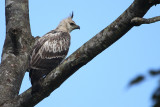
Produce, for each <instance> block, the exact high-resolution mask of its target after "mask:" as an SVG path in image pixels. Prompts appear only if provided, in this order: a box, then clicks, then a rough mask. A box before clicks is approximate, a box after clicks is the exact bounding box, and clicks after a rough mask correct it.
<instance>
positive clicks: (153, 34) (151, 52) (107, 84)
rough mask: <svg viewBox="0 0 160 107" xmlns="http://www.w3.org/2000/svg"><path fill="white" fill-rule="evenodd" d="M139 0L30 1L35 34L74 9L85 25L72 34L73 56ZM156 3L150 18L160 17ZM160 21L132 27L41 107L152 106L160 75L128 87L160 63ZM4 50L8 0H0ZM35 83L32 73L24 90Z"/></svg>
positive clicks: (25, 80)
mask: <svg viewBox="0 0 160 107" xmlns="http://www.w3.org/2000/svg"><path fill="white" fill-rule="evenodd" d="M132 2H133V0H121V1H120V0H119V1H118V0H117V1H112V0H95V1H93V0H81V1H75V0H67V1H64V0H57V1H55V0H41V1H40V0H30V1H29V6H30V7H29V9H30V23H31V30H32V35H33V36H43V35H44V34H45V33H47V32H49V31H50V30H52V29H54V28H56V26H57V25H58V23H59V22H60V21H61V20H62V19H64V18H66V17H68V16H69V14H70V13H71V12H72V11H74V14H75V15H74V20H75V22H76V23H77V24H78V25H80V26H81V30H75V31H73V32H72V33H71V38H72V39H71V47H70V50H69V53H68V55H70V54H72V53H73V52H74V51H75V50H76V49H78V48H79V47H80V46H81V45H83V44H84V43H85V42H87V41H88V40H89V39H91V38H92V37H93V36H94V35H96V34H97V33H98V32H100V31H101V30H102V29H103V28H105V27H106V26H108V25H109V24H110V23H111V22H112V21H114V20H115V19H116V18H117V17H118V16H119V15H120V14H121V13H122V12H123V11H124V10H125V9H126V8H128V6H129V5H130V4H131V3H132ZM159 10H160V6H159V5H157V6H156V7H155V6H154V7H152V8H151V9H150V10H149V11H148V13H147V14H146V15H145V18H150V17H154V16H159V15H160V13H159ZM159 26H160V23H159V22H157V23H154V24H150V25H142V26H140V27H134V28H132V29H131V30H130V31H129V32H128V33H127V34H126V35H124V36H123V37H122V38H121V39H120V40H118V41H117V42H116V43H114V44H113V45H112V46H110V47H109V48H108V49H106V50H105V51H103V52H102V53H101V54H99V55H98V56H97V57H96V58H94V59H93V60H92V61H90V62H89V63H88V64H87V65H85V66H83V67H82V68H81V69H79V70H78V71H77V72H76V73H75V74H73V75H72V76H71V77H70V78H69V79H68V80H66V81H65V82H64V83H63V84H62V85H61V86H60V87H59V88H58V89H56V90H55V91H54V92H53V93H52V94H51V95H50V96H49V97H48V98H46V99H44V100H43V101H42V102H40V103H39V104H38V105H36V107H44V106H47V107H150V106H151V105H152V101H151V94H152V93H153V91H154V89H155V88H156V86H157V80H158V78H154V79H152V78H149V77H148V78H147V80H146V81H145V82H144V83H143V84H139V85H137V86H133V87H131V88H127V85H128V83H129V81H130V80H131V79H133V78H134V77H135V76H137V75H139V74H147V72H148V70H151V69H155V70H156V69H159V68H160V63H159V61H160V51H159V45H160V42H159V41H160V36H159V35H160V30H159ZM0 37H1V38H0V41H1V42H0V53H1V52H2V47H3V43H4V38H5V12H4V0H1V1H0ZM30 86H31V84H30V81H29V77H28V73H26V75H25V78H24V80H23V83H22V87H21V92H23V91H25V90H26V89H28V88H29V87H30Z"/></svg>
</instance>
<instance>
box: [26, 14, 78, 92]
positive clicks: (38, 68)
mask: <svg viewBox="0 0 160 107" xmlns="http://www.w3.org/2000/svg"><path fill="white" fill-rule="evenodd" d="M72 19H73V12H72V14H71V15H70V16H69V17H67V18H66V19H64V20H62V21H61V22H60V23H59V25H58V27H57V28H56V29H54V30H51V31H50V32H48V33H46V34H45V35H44V36H42V37H41V38H39V39H38V40H37V41H36V42H35V44H34V46H33V49H32V52H31V55H30V61H29V77H30V79H31V84H32V93H34V92H37V91H38V90H39V88H40V80H41V79H42V78H44V77H45V76H46V75H47V74H49V73H50V72H51V71H52V70H53V69H55V68H56V67H57V66H58V65H59V64H60V63H61V62H62V61H63V60H64V59H65V57H66V56H67V53H68V50H69V47H70V40H71V37H70V32H72V31H73V30H75V29H80V26H78V25H77V24H76V23H75V22H74V21H73V20H72Z"/></svg>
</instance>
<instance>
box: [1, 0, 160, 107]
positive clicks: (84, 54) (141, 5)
mask: <svg viewBox="0 0 160 107" xmlns="http://www.w3.org/2000/svg"><path fill="white" fill-rule="evenodd" d="M7 1H8V3H7ZM27 3H28V2H27V0H23V2H22V1H21V0H12V1H11V0H6V4H7V5H6V19H7V20H6V24H7V26H6V27H7V30H6V31H7V32H6V33H7V36H6V40H5V44H4V49H3V55H2V60H3V61H2V64H1V66H0V70H1V73H0V77H2V80H0V86H1V88H0V94H1V96H0V99H3V98H5V100H3V101H0V104H1V105H2V106H3V107H25V106H26V105H27V106H26V107H32V106H34V105H36V104H37V103H39V102H40V101H41V100H43V99H44V98H45V97H47V96H49V94H50V93H51V92H52V91H54V90H55V89H56V88H58V87H59V86H60V85H61V84H62V83H63V82H64V81H65V80H66V79H67V78H69V77H70V76H71V75H72V74H73V73H74V72H76V71H77V70H78V69H79V68H80V67H82V66H83V65H85V64H87V63H88V62H89V61H91V60H92V59H93V58H94V57H95V56H97V55H98V54H99V53H101V52H102V51H103V50H105V49H106V48H108V47H109V46H110V45H112V44H113V43H114V42H116V41H117V40H118V39H119V38H121V37H122V36H123V35H124V34H125V33H127V32H128V31H129V30H130V29H131V28H132V27H133V26H134V25H133V24H132V23H131V20H132V19H133V18H135V17H140V18H142V17H143V16H144V15H145V14H146V12H147V11H148V10H149V9H150V8H151V7H152V6H153V5H156V4H159V3H160V1H158V0H134V2H133V3H132V4H131V5H130V6H129V8H128V9H127V10H126V11H125V12H124V13H122V15H120V16H119V17H118V18H117V19H116V20H115V21H114V22H113V23H111V24H110V25H109V26H108V27H106V28H104V29H103V30H102V31H101V32H99V33H98V34H97V35H95V36H94V37H93V38H92V39H90V40H89V41H88V42H87V43H85V44H84V45H83V46H82V47H80V48H79V49H78V50H77V51H75V52H74V53H73V54H72V55H71V56H69V57H68V58H67V59H66V60H64V62H63V63H62V64H61V65H59V66H58V67H57V68H56V69H54V70H53V71H52V72H51V73H50V74H49V75H47V77H46V78H45V79H44V80H43V81H41V83H42V88H43V90H42V91H40V92H38V93H36V94H34V95H31V88H30V89H28V90H27V91H25V92H24V93H22V94H21V95H18V92H19V88H20V85H21V82H22V78H23V76H24V73H25V70H26V68H27V67H26V66H25V65H26V64H27V56H28V53H29V50H30V48H31V46H32V43H34V39H33V37H32V36H31V33H30V27H29V18H28V4H27ZM17 8H18V10H16V9H17ZM16 12H19V13H18V14H20V15H18V16H17V14H15V13H16ZM25 16H27V17H25ZM24 17H25V19H24ZM18 22H21V23H19V24H18V25H17V23H18ZM26 25H27V26H26ZM17 74H18V75H17ZM3 76H4V77H3ZM17 81H19V82H18V83H17ZM6 90H8V91H10V92H9V93H7V94H4V95H3V93H5V92H6ZM8 91H7V92H8ZM11 99H13V100H11Z"/></svg>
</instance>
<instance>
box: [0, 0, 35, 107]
mask: <svg viewBox="0 0 160 107" xmlns="http://www.w3.org/2000/svg"><path fill="white" fill-rule="evenodd" d="M5 11H6V13H5V14H6V39H5V43H4V47H3V53H2V60H1V65H0V78H1V79H0V105H2V104H3V103H5V102H6V101H9V100H12V99H14V98H15V97H16V96H18V94H19V90H20V86H21V83H22V79H23V77H24V74H25V71H26V68H27V66H26V65H27V63H28V53H29V51H30V50H31V46H32V43H33V42H34V38H33V37H32V36H31V32H30V24H29V10H28V0H6V1H5Z"/></svg>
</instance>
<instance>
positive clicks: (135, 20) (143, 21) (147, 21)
mask: <svg viewBox="0 0 160 107" xmlns="http://www.w3.org/2000/svg"><path fill="white" fill-rule="evenodd" d="M158 21H160V16H157V17H153V18H149V19H145V18H140V17H134V18H133V19H132V20H131V23H132V24H133V25H135V26H140V25H141V24H151V23H155V22H158Z"/></svg>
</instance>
